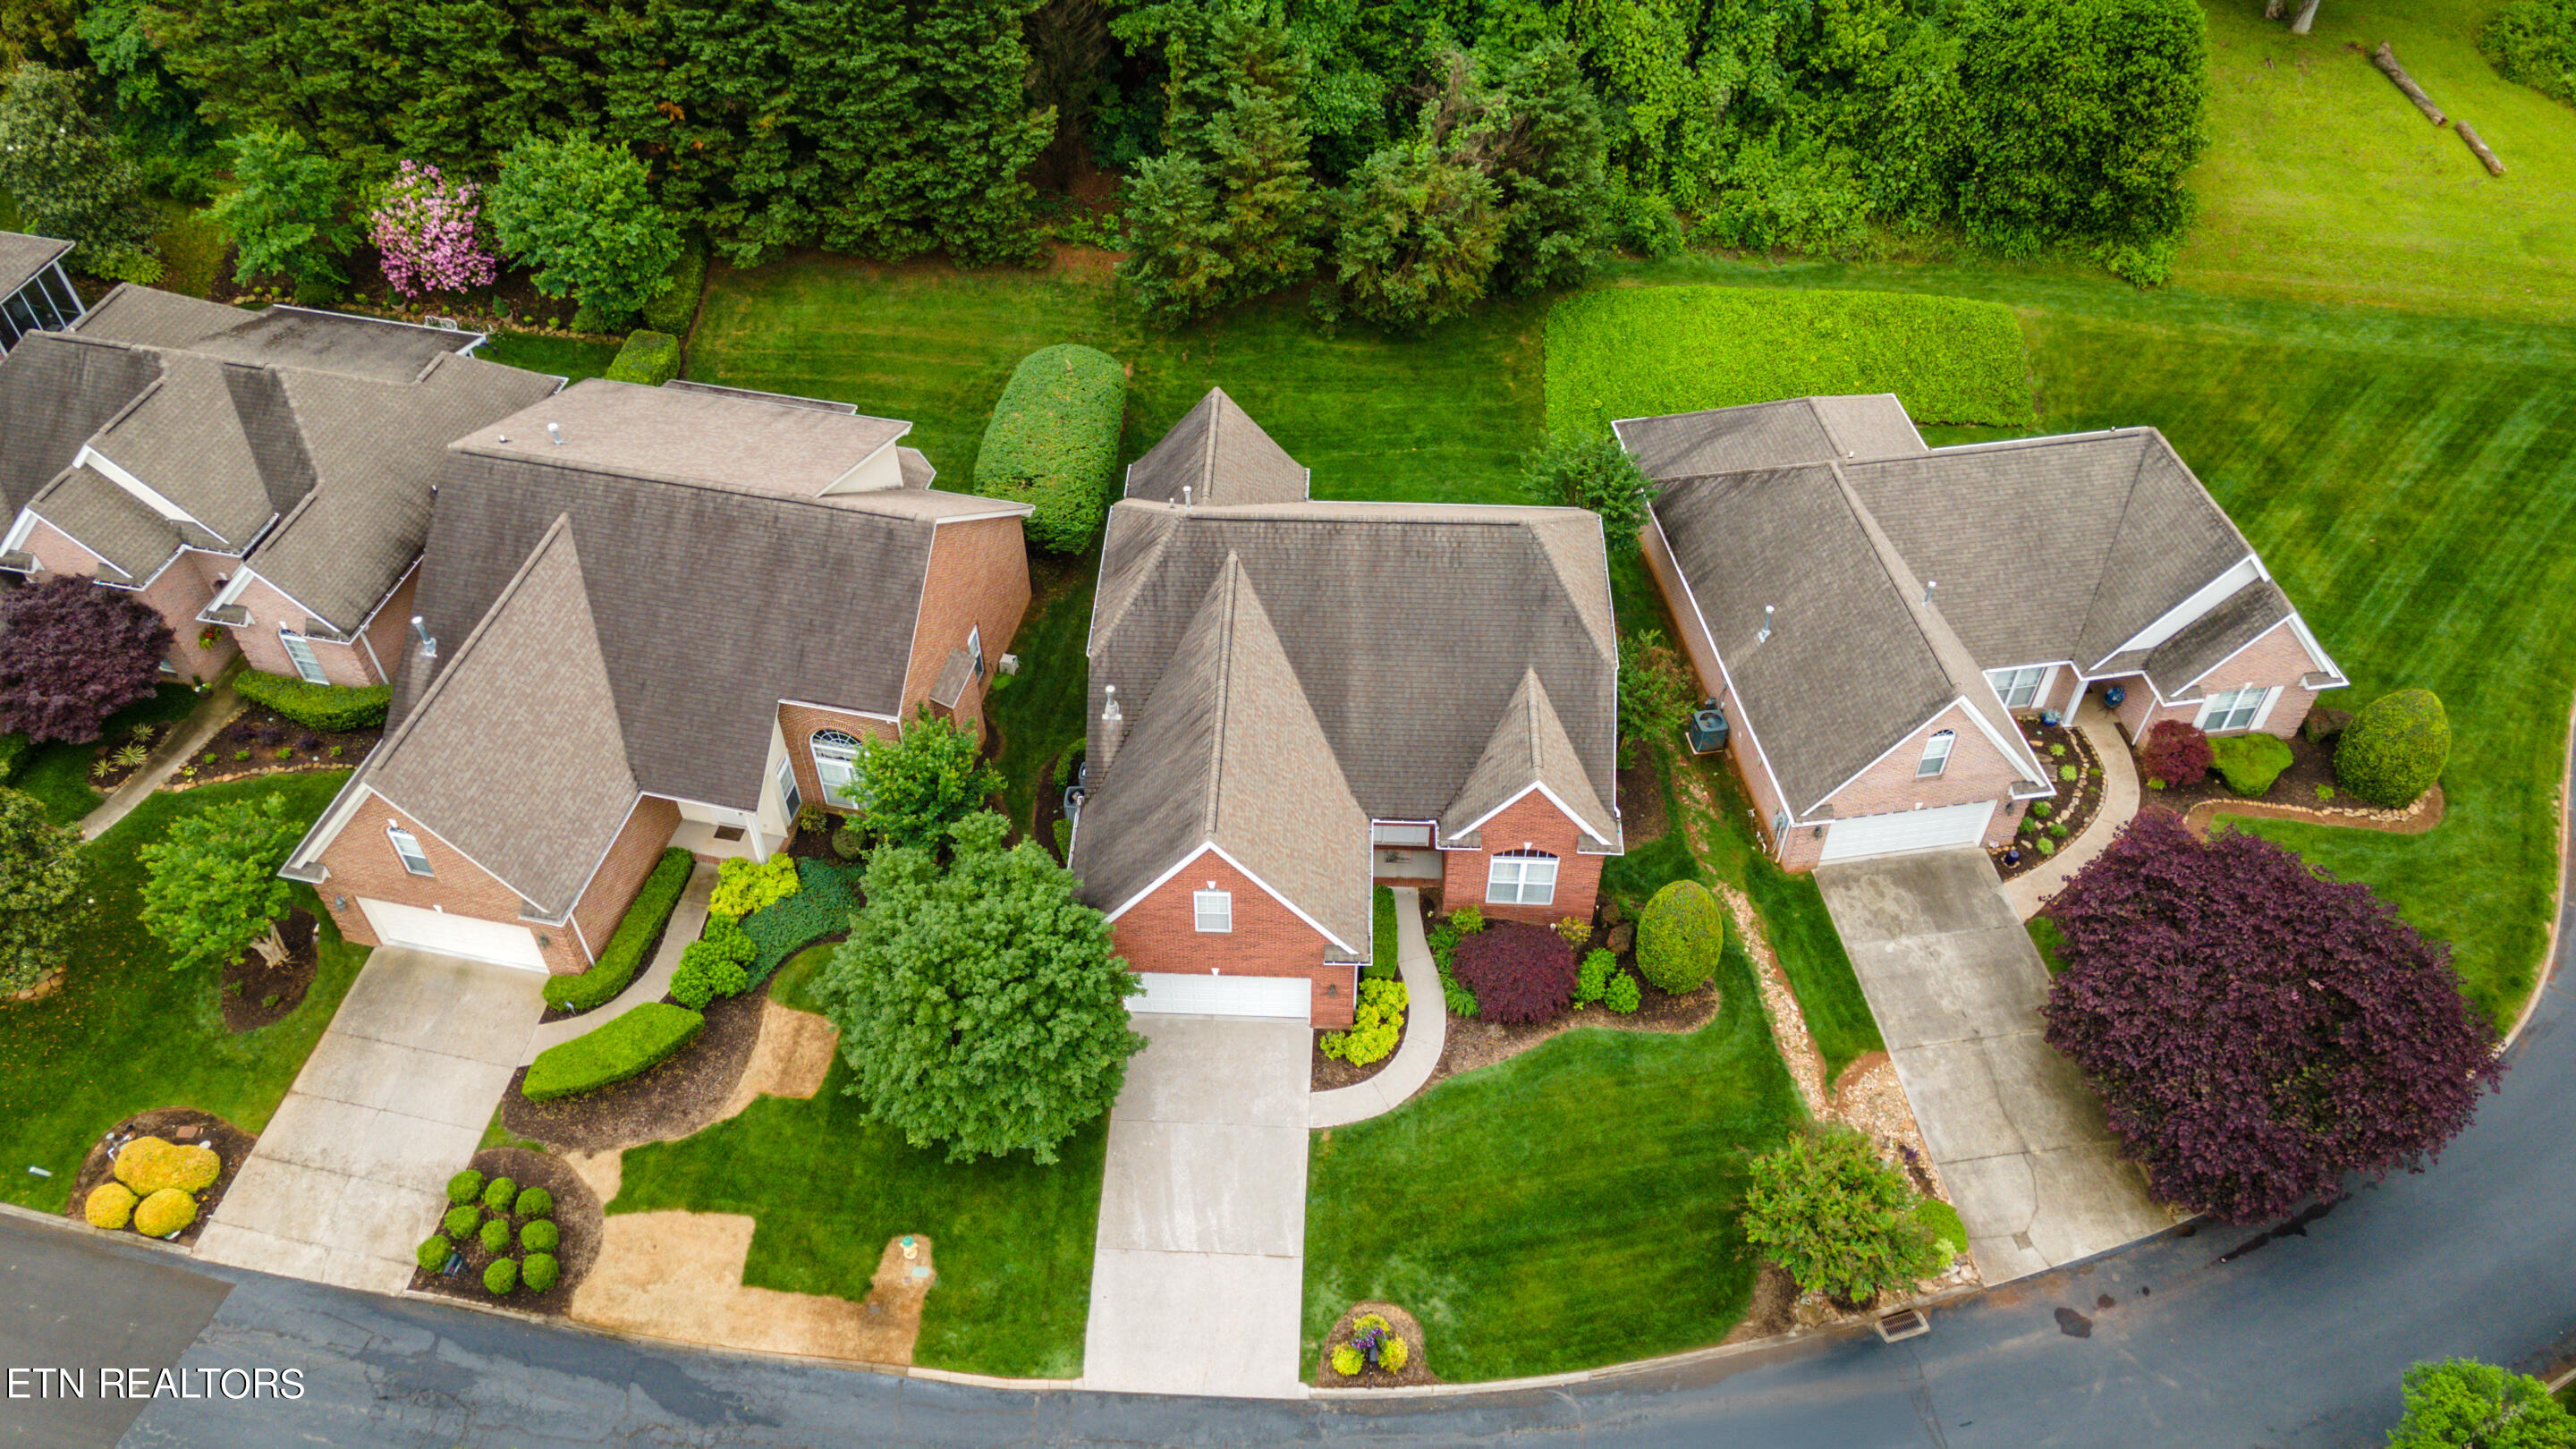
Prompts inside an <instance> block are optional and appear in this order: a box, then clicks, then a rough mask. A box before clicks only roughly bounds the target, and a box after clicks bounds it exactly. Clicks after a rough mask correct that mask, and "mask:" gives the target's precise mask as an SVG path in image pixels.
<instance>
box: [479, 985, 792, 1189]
mask: <svg viewBox="0 0 2576 1449" xmlns="http://www.w3.org/2000/svg"><path fill="white" fill-rule="evenodd" d="M767 1004H768V998H766V997H764V996H762V995H761V994H759V993H758V992H745V993H743V994H742V995H740V996H729V997H725V998H723V999H721V1000H718V1001H711V1002H709V1003H707V1008H706V1018H707V1024H706V1026H705V1027H703V1028H701V1029H700V1030H699V1032H698V1035H697V1039H696V1040H695V1041H692V1042H690V1043H689V1044H688V1045H687V1046H686V1047H683V1048H682V1049H681V1050H680V1052H679V1054H678V1055H677V1056H674V1057H672V1058H671V1059H670V1060H669V1061H666V1062H663V1063H662V1064H661V1065H659V1066H656V1067H654V1068H653V1069H652V1070H651V1071H648V1072H646V1073H644V1074H643V1075H642V1076H639V1077H634V1078H630V1079H629V1080H627V1081H623V1082H619V1083H617V1084H616V1085H615V1086H611V1087H602V1088H600V1089H599V1090H598V1091H596V1092H584V1093H582V1094H581V1095H580V1096H577V1097H558V1098H555V1099H553V1100H551V1101H545V1102H531V1101H529V1100H528V1099H527V1098H526V1097H525V1096H523V1095H521V1093H520V1091H519V1085H520V1083H522V1082H524V1081H526V1080H527V1077H528V1069H527V1068H525V1067H521V1068H520V1069H519V1070H518V1071H517V1072H516V1073H515V1074H513V1075H512V1076H511V1078H510V1090H509V1091H507V1092H505V1093H503V1094H502V1096H501V1125H502V1126H503V1127H506V1128H508V1129H509V1130H510V1131H511V1132H513V1133H516V1134H517V1135H519V1136H521V1137H526V1138H530V1139H532V1140H534V1141H538V1142H542V1143H544V1144H546V1145H547V1146H548V1147H557V1148H564V1149H568V1150H572V1151H578V1152H599V1151H604V1150H606V1149H608V1148H612V1147H631V1146H634V1145H635V1144H637V1143H639V1142H661V1141H669V1140H672V1139H676V1138H681V1137H686V1136H688V1135H689V1134H690V1133H692V1132H695V1131H697V1130H698V1129H700V1128H702V1127H704V1126H706V1125H707V1124H708V1123H710V1122H714V1121H716V1120H718V1119H720V1118H722V1117H723V1116H725V1115H726V1110H725V1108H726V1104H727V1103H728V1102H730V1101H732V1100H733V1093H734V1086H735V1084H736V1083H738V1082H740V1081H741V1080H742V1077H743V1071H744V1069H745V1068H746V1067H748V1066H749V1065H750V1064H751V1055H752V1050H753V1048H754V1047H755V1046H756V1045H757V1044H758V1042H759V1040H760V1027H761V1015H762V1010H763V1008H764V1007H765V1006H766V1005H767ZM737 1110H739V1109H737Z"/></svg>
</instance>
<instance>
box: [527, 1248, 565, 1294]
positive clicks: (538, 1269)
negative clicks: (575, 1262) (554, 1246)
mask: <svg viewBox="0 0 2576 1449" xmlns="http://www.w3.org/2000/svg"><path fill="white" fill-rule="evenodd" d="M562 1274H563V1268H562V1267H561V1265H559V1264H557V1263H556V1262H555V1255H554V1254H552V1253H530V1254H529V1255H528V1261H527V1262H526V1264H524V1265H523V1266H522V1267H521V1268H520V1269H519V1281H520V1282H522V1283H525V1284H527V1285H528V1291H529V1292H531V1293H543V1292H545V1291H546V1290H547V1289H549V1288H552V1287H553V1286H555V1279H556V1278H558V1277H560V1276H562Z"/></svg>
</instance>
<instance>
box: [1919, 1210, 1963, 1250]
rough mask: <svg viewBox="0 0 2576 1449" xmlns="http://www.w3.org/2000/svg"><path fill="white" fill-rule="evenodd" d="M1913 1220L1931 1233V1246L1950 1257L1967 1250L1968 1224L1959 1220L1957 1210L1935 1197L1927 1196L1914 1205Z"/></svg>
mask: <svg viewBox="0 0 2576 1449" xmlns="http://www.w3.org/2000/svg"><path fill="white" fill-rule="evenodd" d="M1914 1221H1915V1222H1916V1223H1917V1224H1919V1225H1920V1226H1921V1227H1922V1229H1923V1231H1925V1232H1927V1233H1930V1234H1931V1235H1932V1246H1933V1247H1934V1248H1935V1249H1936V1250H1938V1251H1940V1252H1942V1253H1945V1254H1947V1255H1948V1256H1950V1257H1953V1258H1955V1257H1957V1256H1959V1255H1960V1254H1961V1253H1964V1252H1966V1251H1968V1225H1967V1224H1966V1223H1963V1222H1961V1221H1959V1210H1958V1209H1957V1208H1954V1207H1952V1206H1950V1205H1949V1204H1948V1203H1946V1202H1943V1201H1941V1199H1939V1198H1937V1197H1927V1198H1925V1199H1923V1200H1922V1201H1921V1202H1918V1203H1916V1204H1915V1205H1914Z"/></svg>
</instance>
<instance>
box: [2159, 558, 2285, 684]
mask: <svg viewBox="0 0 2576 1449" xmlns="http://www.w3.org/2000/svg"><path fill="white" fill-rule="evenodd" d="M2291 612H2292V611H2291V608H2290V596H2289V595H2287V594H2284V593H2282V592H2281V586H2280V585H2279V584H2276V583H2274V582H2272V581H2271V580H2270V579H2256V580H2255V581H2254V582H2252V583H2250V584H2247V585H2246V586H2245V587H2243V588H2241V589H2238V590H2237V591H2236V592H2235V593H2233V594H2230V595H2228V596H2227V597H2226V598H2224V599H2222V600H2220V601H2219V602H2218V605H2217V607H2215V608H2213V609H2211V610H2210V611H2209V612H2208V613H2206V614H2203V615H2201V616H2200V617H2199V618H2197V619H2194V620H2192V621H2191V622H2190V623H2189V624H2186V625H2184V626H2183V628H2182V632H2180V633H2178V634H2176V635H2174V636H2173V637H2172V638H2170V639H2168V640H2166V641H2165V642H2163V643H2162V644H2159V645H2157V646H2156V647H2155V648H2154V649H2153V650H2152V651H2150V652H2149V653H2148V655H2147V658H2146V671H2147V677H2148V678H2149V679H2152V680H2154V681H2155V682H2156V688H2157V689H2160V690H2162V691H2163V692H2164V694H2165V697H2166V698H2168V699H2172V698H2176V697H2179V696H2181V695H2182V694H2183V693H2184V692H2185V691H2186V690H2189V689H2190V688H2191V686H2193V685H2194V684H2197V683H2199V682H2200V678H2201V676H2202V675H2204V674H2207V673H2208V672H2209V671H2210V670H2212V669H2215V668H2217V667H2218V665H2219V663H2220V662H2221V661H2223V660H2225V659H2226V658H2227V657H2228V656H2230V655H2232V654H2234V653H2235V652H2236V651H2237V650H2239V649H2242V648H2244V647H2245V646H2246V645H2248V644H2251V643H2253V642H2254V641H2255V640H2257V639H2259V638H2261V637H2263V635H2265V634H2266V633H2269V632H2270V631H2271V630H2272V628H2273V627H2274V626H2276V625H2278V624H2279V623H2280V622H2281V621H2282V620H2284V619H2286V618H2288V617H2290V614H2291Z"/></svg>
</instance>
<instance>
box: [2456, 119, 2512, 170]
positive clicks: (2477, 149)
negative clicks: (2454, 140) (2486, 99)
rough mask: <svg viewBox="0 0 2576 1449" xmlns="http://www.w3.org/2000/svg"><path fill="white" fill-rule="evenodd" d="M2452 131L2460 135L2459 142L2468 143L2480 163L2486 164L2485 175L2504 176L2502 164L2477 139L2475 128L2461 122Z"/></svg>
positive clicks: (2493, 153)
mask: <svg viewBox="0 0 2576 1449" xmlns="http://www.w3.org/2000/svg"><path fill="white" fill-rule="evenodd" d="M2453 129H2455V130H2457V131H2458V132H2459V133H2460V139H2461V140H2463V141H2466V142H2468V143H2469V150H2470V152H2471V153H2472V154H2473V155H2475V156H2476V157H2477V158H2478V159H2479V160H2480V161H2483V162H2485V163H2486V167H2487V174H2488V175H2489V176H2502V175H2503V174H2504V163H2503V162H2502V161H2499V160H2497V159H2496V153H2495V152H2493V151H2490V150H2488V149H2487V143H2486V142H2485V141H2482V140H2480V139H2479V138H2478V128H2477V127H2475V126H2472V125H2470V124H2469V123H2468V122H2466V121H2462V122H2460V124H2459V125H2458V126H2456V127H2454V128H2453Z"/></svg>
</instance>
